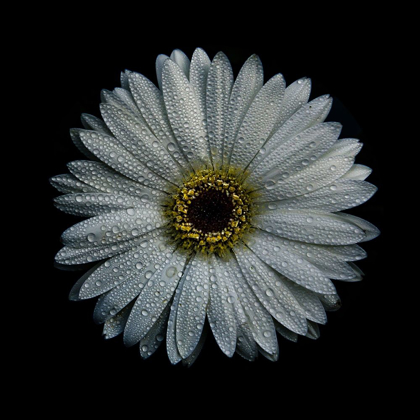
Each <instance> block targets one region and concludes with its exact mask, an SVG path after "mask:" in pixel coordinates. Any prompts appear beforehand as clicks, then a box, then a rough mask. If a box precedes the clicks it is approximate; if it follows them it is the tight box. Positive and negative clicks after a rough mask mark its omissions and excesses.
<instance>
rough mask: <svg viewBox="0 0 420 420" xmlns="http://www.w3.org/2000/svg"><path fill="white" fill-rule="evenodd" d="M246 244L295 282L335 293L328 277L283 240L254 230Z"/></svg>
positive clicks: (318, 291) (315, 289) (313, 288)
mask: <svg viewBox="0 0 420 420" xmlns="http://www.w3.org/2000/svg"><path fill="white" fill-rule="evenodd" d="M247 244H248V246H249V247H250V248H251V249H252V250H253V251H254V252H255V254H256V255H257V256H258V257H259V258H260V259H261V260H262V261H264V262H265V263H266V264H267V265H269V266H270V267H272V268H274V269H275V270H276V271H278V272H279V273H281V274H283V275H284V276H285V277H287V278H288V279H290V280H292V281H294V282H295V283H297V284H300V285H301V286H303V287H306V288H307V289H309V290H312V291H314V292H317V293H325V294H329V293H335V287H334V285H333V284H332V282H331V281H330V279H329V278H328V277H326V276H325V275H324V274H323V273H322V272H321V271H320V270H319V269H318V268H316V267H315V266H314V265H313V264H311V263H310V262H309V261H307V260H306V259H304V258H303V257H302V256H301V255H299V254H296V253H295V252H293V248H292V247H291V246H288V245H287V244H286V243H285V242H284V241H280V240H278V239H277V238H276V237H275V236H273V235H271V234H269V233H265V232H263V231H256V232H255V233H254V234H253V236H252V239H250V240H249V241H248V243H247Z"/></svg>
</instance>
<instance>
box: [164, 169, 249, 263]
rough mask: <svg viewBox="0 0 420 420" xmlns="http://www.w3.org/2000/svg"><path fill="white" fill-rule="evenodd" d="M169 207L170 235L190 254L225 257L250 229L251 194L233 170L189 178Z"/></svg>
mask: <svg viewBox="0 0 420 420" xmlns="http://www.w3.org/2000/svg"><path fill="white" fill-rule="evenodd" d="M166 207H167V212H166V214H167V217H168V218H169V221H170V223H169V226H170V235H171V236H172V238H173V239H174V240H176V241H177V242H178V243H179V245H180V246H181V247H182V248H184V249H188V250H194V251H201V252H203V253H216V254H218V255H220V256H221V255H224V254H225V253H226V251H228V250H229V249H231V248H232V247H233V246H234V245H235V244H236V243H237V242H238V240H239V239H240V238H241V237H242V236H243V235H244V233H246V232H248V231H249V229H250V227H251V224H250V221H251V215H252V197H251V194H250V190H249V188H247V187H246V186H245V185H244V184H243V183H242V182H241V181H240V180H239V177H238V176H237V174H236V171H235V170H233V169H230V170H229V171H224V170H222V169H220V170H213V169H203V170H200V171H197V172H194V173H192V174H190V176H189V178H187V179H186V180H185V181H184V183H183V185H182V186H181V187H180V188H178V189H177V190H176V191H175V192H174V194H173V195H172V197H171V200H170V201H169V202H168V203H167V205H166Z"/></svg>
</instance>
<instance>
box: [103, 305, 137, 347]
mask: <svg viewBox="0 0 420 420" xmlns="http://www.w3.org/2000/svg"><path fill="white" fill-rule="evenodd" d="M130 311H131V305H127V306H126V307H125V308H124V309H122V310H121V311H120V312H118V313H117V314H116V315H114V316H113V317H111V318H109V319H107V320H106V321H105V323H104V328H103V330H102V334H103V335H104V338H105V339H106V340H109V339H111V338H114V337H116V336H117V335H119V334H121V333H122V332H123V331H124V327H125V324H126V322H127V319H128V316H129V315H130Z"/></svg>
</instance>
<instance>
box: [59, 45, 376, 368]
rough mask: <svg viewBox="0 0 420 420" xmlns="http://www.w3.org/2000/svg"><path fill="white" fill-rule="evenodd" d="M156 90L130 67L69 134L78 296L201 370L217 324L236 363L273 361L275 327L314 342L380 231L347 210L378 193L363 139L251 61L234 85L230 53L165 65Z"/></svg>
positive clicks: (145, 343)
mask: <svg viewBox="0 0 420 420" xmlns="http://www.w3.org/2000/svg"><path fill="white" fill-rule="evenodd" d="M156 72H157V82H158V83H157V85H155V84H154V83H152V82H151V81H150V80H148V79H147V78H146V77H144V76H143V75H141V74H139V73H135V72H132V71H125V72H123V73H122V74H121V87H118V88H115V89H114V90H113V91H112V92H111V91H103V92H102V103H101V104H100V112H101V116H102V119H99V118H97V117H94V116H92V115H87V114H83V115H82V123H83V126H84V128H83V129H72V130H71V132H70V134H71V138H72V139H73V141H74V143H75V145H76V146H77V147H78V148H79V149H80V150H81V151H82V152H83V153H84V154H85V155H86V156H87V158H88V159H85V160H78V161H74V162H71V163H69V165H68V169H69V172H70V173H68V174H64V175H59V176H55V177H53V178H52V179H51V182H52V184H53V185H54V186H55V187H56V188H57V189H58V190H59V191H60V192H62V193H64V194H63V195H61V196H59V197H57V198H56V199H55V204H56V206H57V207H58V208H59V209H61V210H63V211H65V212H67V213H70V214H73V215H77V216H82V217H84V218H86V219H85V220H82V221H80V222H79V223H77V224H75V225H74V226H72V227H70V228H69V229H67V230H66V231H65V232H64V233H63V235H62V242H63V245H64V246H63V248H62V249H61V250H60V251H59V252H58V253H57V255H56V261H57V262H58V263H60V264H64V265H75V264H86V263H92V267H91V268H90V269H89V270H88V271H87V272H86V273H85V274H84V275H83V276H82V278H80V280H79V281H78V282H77V283H76V284H75V285H74V287H73V289H72V290H71V293H70V298H71V299H72V300H82V299H90V298H98V300H97V303H96V307H95V310H94V320H95V321H96V322H98V323H103V324H104V329H103V333H104V335H105V337H106V338H112V337H115V336H117V335H119V334H122V335H123V340H124V343H125V344H126V345H127V346H131V345H134V344H139V347H140V354H141V356H142V357H143V358H147V357H149V356H150V355H151V354H153V352H154V351H155V350H156V349H157V348H158V347H159V345H160V344H162V343H164V342H166V349H167V353H168V357H169V359H170V361H171V362H172V363H174V364H175V363H178V362H180V361H181V360H182V361H184V362H185V363H187V364H191V363H192V362H193V361H194V360H195V359H196V357H197V355H198V353H199V352H200V349H201V348H202V345H203V343H204V339H205V337H206V333H207V331H208V330H210V331H211V333H212V334H213V335H214V337H215V340H216V342H217V343H218V345H219V347H220V349H221V350H222V351H223V352H224V353H225V354H226V355H227V356H229V357H231V356H233V354H234V353H235V352H237V353H238V354H240V355H241V356H242V357H244V358H245V359H247V360H254V359H255V358H256V357H257V356H258V354H262V355H264V356H265V357H267V358H268V359H270V360H276V359H277V357H278V341H277V333H278V334H280V335H281V336H284V337H286V338H287V339H290V340H293V341H296V339H297V337H298V336H299V335H301V336H307V337H310V338H317V337H318V336H319V328H318V325H319V324H324V323H325V322H326V320H327V318H326V311H331V310H336V309H338V308H339V306H340V299H339V297H338V295H337V292H336V289H335V287H334V284H333V282H332V280H341V281H351V282H352V281H358V280H360V279H361V277H362V274H361V271H360V270H359V269H358V268H357V267H356V265H355V264H354V261H357V260H360V259H362V258H365V256H366V253H365V252H364V250H363V249H362V248H361V247H360V246H359V245H358V243H360V242H363V241H367V240H370V239H373V238H374V237H376V236H377V235H378V234H379V232H378V230H377V228H375V227H374V226H373V225H372V224H370V223H369V222H366V221H365V220H362V219H360V218H358V217H355V216H353V215H349V214H347V213H343V212H342V211H343V210H346V209H349V208H352V207H355V206H357V205H360V204H362V203H363V202H365V201H366V200H368V199H369V198H370V197H371V196H372V195H373V194H374V192H375V191H376V187H375V186H373V185H372V184H370V183H368V182H366V181H365V179H366V178H367V177H368V175H369V174H370V172H371V170H370V169H369V168H368V167H366V166H363V165H360V164H355V157H356V155H357V154H358V152H359V151H360V149H361V147H362V145H361V143H360V142H359V141H358V140H357V139H354V138H344V139H340V138H339V137H340V132H341V125H340V124H339V123H336V122H325V119H326V117H327V115H328V113H329V111H330V109H331V105H332V98H331V97H330V96H329V95H324V96H320V97H317V98H315V99H313V100H309V96H310V92H311V81H310V79H308V78H303V79H300V80H297V81H295V82H294V83H292V84H290V85H289V86H287V87H286V83H285V80H284V78H283V76H282V75H281V74H277V75H275V76H274V77H272V78H271V79H270V80H268V81H266V82H265V83H264V80H263V68H262V64H261V62H260V60H259V58H258V57H257V56H256V55H253V56H251V57H250V58H249V59H248V60H247V61H246V62H245V63H244V65H243V66H242V68H241V70H240V71H239V73H238V75H237V77H236V79H235V78H234V75H233V71H232V67H231V64H230V62H229V60H228V58H227V57H226V56H225V55H224V54H223V53H222V52H220V53H218V54H216V55H215V57H214V58H213V60H210V58H209V57H208V55H207V54H206V53H205V52H204V51H203V50H202V49H200V48H198V49H196V50H195V51H194V54H193V56H192V58H191V60H190V59H189V58H188V57H187V56H186V55H185V54H184V53H183V52H181V51H180V50H175V51H173V53H172V54H171V56H170V57H168V56H165V55H159V56H158V57H157V60H156Z"/></svg>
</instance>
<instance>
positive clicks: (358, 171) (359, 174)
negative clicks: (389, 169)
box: [342, 163, 372, 181]
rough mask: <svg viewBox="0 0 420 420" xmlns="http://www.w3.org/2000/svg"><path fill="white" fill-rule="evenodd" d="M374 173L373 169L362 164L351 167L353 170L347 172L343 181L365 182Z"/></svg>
mask: <svg viewBox="0 0 420 420" xmlns="http://www.w3.org/2000/svg"><path fill="white" fill-rule="evenodd" d="M371 173H372V169H371V168H369V167H367V166H365V165H360V164H357V163H356V164H355V165H353V166H352V167H351V169H350V170H349V171H348V172H346V173H345V174H344V175H343V176H342V178H343V179H353V180H356V181H364V180H365V179H366V178H367V177H368V176H369V175H370V174H371Z"/></svg>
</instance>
